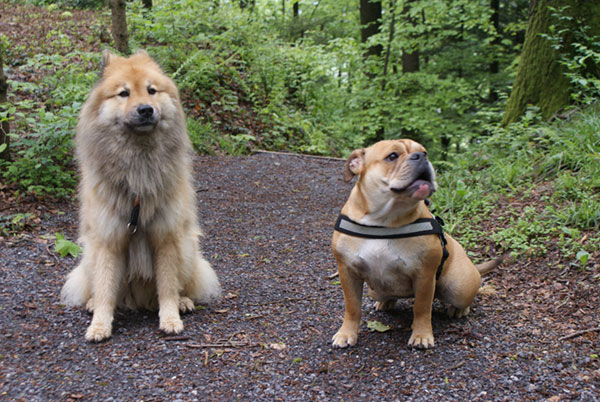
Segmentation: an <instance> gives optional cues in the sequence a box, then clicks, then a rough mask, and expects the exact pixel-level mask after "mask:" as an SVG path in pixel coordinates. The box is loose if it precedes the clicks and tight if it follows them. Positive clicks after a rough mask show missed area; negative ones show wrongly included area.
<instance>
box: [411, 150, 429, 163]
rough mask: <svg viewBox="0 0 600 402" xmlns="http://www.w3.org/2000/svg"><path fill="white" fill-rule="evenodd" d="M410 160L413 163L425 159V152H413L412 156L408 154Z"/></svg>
mask: <svg viewBox="0 0 600 402" xmlns="http://www.w3.org/2000/svg"><path fill="white" fill-rule="evenodd" d="M410 159H411V160H413V161H418V160H420V159H427V152H413V153H412V154H410Z"/></svg>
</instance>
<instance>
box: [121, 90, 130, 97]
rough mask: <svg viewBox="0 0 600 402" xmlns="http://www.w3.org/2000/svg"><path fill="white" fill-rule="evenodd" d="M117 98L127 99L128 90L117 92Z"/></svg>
mask: <svg viewBox="0 0 600 402" xmlns="http://www.w3.org/2000/svg"><path fill="white" fill-rule="evenodd" d="M119 96H120V97H121V98H127V97H128V96H129V91H128V90H126V89H124V90H122V91H121V92H119Z"/></svg>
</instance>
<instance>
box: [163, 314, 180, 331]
mask: <svg viewBox="0 0 600 402" xmlns="http://www.w3.org/2000/svg"><path fill="white" fill-rule="evenodd" d="M159 329H160V330H161V331H163V332H164V333H166V334H178V333H180V332H181V331H183V321H181V318H179V317H168V318H165V319H161V320H160V326H159Z"/></svg>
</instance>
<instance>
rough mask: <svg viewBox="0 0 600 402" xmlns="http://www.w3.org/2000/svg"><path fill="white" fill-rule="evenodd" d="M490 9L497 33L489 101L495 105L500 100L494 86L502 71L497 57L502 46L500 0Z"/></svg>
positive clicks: (491, 65)
mask: <svg viewBox="0 0 600 402" xmlns="http://www.w3.org/2000/svg"><path fill="white" fill-rule="evenodd" d="M490 9H491V10H492V17H491V21H492V25H493V26H494V30H495V31H496V33H495V37H494V40H493V41H492V55H493V56H492V62H491V63H490V74H492V77H491V78H492V79H491V82H490V95H489V99H488V100H489V102H490V103H494V102H496V101H497V100H498V91H496V88H495V86H494V79H495V77H494V76H495V75H496V74H498V72H499V71H500V64H499V63H498V58H497V57H496V54H497V52H498V47H499V46H500V0H491V1H490Z"/></svg>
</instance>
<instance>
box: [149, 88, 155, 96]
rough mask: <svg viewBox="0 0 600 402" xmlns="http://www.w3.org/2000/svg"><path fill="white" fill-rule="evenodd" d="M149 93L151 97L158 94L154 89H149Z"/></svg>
mask: <svg viewBox="0 0 600 402" xmlns="http://www.w3.org/2000/svg"><path fill="white" fill-rule="evenodd" d="M148 93H149V94H150V95H154V94H155V93H156V89H154V88H152V87H148Z"/></svg>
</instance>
